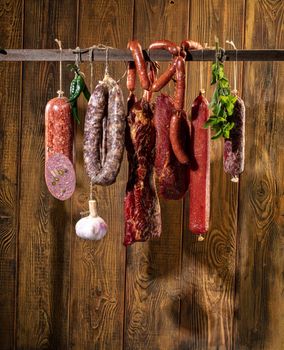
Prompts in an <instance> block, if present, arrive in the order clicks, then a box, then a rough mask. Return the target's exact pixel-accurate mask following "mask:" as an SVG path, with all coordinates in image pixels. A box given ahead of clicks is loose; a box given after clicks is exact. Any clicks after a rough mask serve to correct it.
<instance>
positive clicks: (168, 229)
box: [124, 1, 189, 350]
mask: <svg viewBox="0 0 284 350" xmlns="http://www.w3.org/2000/svg"><path fill="white" fill-rule="evenodd" d="M188 6H189V2H188V1H182V2H178V1H176V2H175V3H171V2H169V1H135V13H134V19H135V20H134V23H135V27H134V33H133V35H134V37H135V38H137V39H138V40H139V41H140V42H141V44H142V46H143V47H148V46H149V44H150V43H151V42H153V41H155V40H159V39H163V38H165V39H168V40H171V41H174V42H180V41H181V39H182V38H183V37H184V33H185V32H187V26H188V12H189V7H188ZM177 18H178V25H176V21H177ZM167 66H168V64H161V71H164V70H165V69H166V67H167ZM163 91H164V92H167V93H171V94H173V85H172V84H170V87H167V88H166V89H164V90H163ZM136 94H137V96H141V89H136ZM156 95H158V94H155V96H156ZM160 202H161V211H162V236H161V238H160V239H159V240H157V241H149V242H146V243H135V244H134V245H133V246H131V247H129V248H128V249H127V251H128V254H127V278H126V309H125V310H126V315H125V316H126V317H125V341H124V348H125V349H131V350H132V349H133V350H134V349H174V348H175V347H176V344H177V341H178V335H179V314H180V254H181V238H182V236H181V231H182V210H183V207H182V201H181V200H180V201H166V200H163V199H162V198H160Z"/></svg>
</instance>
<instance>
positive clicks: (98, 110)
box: [84, 76, 125, 186]
mask: <svg viewBox="0 0 284 350" xmlns="http://www.w3.org/2000/svg"><path fill="white" fill-rule="evenodd" d="M124 135H125V109H124V100H123V94H122V91H121V89H120V87H119V85H118V84H117V83H116V81H115V80H114V79H112V78H111V77H110V76H106V77H105V79H104V80H103V81H102V82H100V83H99V84H98V85H97V86H96V88H95V90H94V92H93V93H92V95H91V98H90V101H89V103H88V108H87V113H86V118H85V126H84V162H85V167H86V171H87V174H88V176H89V178H90V179H91V181H92V183H93V184H96V185H102V186H107V185H111V184H113V183H114V182H115V180H116V177H117V174H118V172H119V169H120V165H121V162H122V157H123V150H124Z"/></svg>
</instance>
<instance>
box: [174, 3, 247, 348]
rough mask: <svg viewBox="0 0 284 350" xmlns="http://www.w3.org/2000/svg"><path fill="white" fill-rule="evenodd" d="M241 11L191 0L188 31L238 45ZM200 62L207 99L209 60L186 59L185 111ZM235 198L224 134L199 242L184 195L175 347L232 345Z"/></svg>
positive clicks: (239, 6) (214, 149) (214, 153)
mask: <svg viewBox="0 0 284 350" xmlns="http://www.w3.org/2000/svg"><path fill="white" fill-rule="evenodd" d="M244 11H245V8H244V1H229V0H227V1H220V0H213V1H212V0H206V1H202V2H200V1H191V11H190V31H189V37H190V38H191V39H192V40H196V41H199V42H201V43H204V42H207V43H208V44H209V45H210V46H214V45H215V41H214V37H215V35H217V36H218V38H219V41H220V45H221V46H224V45H225V41H226V40H227V39H228V40H233V41H234V43H235V45H236V46H237V47H238V48H241V47H242V43H243V36H244V33H243V32H244V30H243V26H244V23H243V19H244ZM200 68H202V69H203V76H204V79H203V80H204V87H205V88H206V91H207V93H206V96H207V99H208V100H210V97H211V96H212V92H213V89H212V88H211V87H210V79H211V63H208V64H207V63H203V65H202V67H201V66H200V64H199V63H189V69H188V73H189V75H188V76H189V78H188V90H187V92H188V94H187V96H188V97H187V106H188V111H190V109H191V104H192V102H193V100H194V98H195V97H196V96H197V94H198V92H199V88H200ZM240 68H241V66H240V65H239V73H238V77H239V78H240V76H241V69H240ZM225 71H226V74H227V75H228V77H229V80H230V81H231V82H233V79H232V77H233V75H232V64H231V63H226V64H225ZM239 82H240V79H239ZM238 87H239V90H240V87H241V86H240V84H238ZM237 200H238V185H237V184H235V183H232V182H231V181H230V177H229V176H228V175H226V174H225V173H224V171H223V140H217V141H211V215H210V229H209V232H208V234H207V235H206V237H205V240H204V241H203V242H198V241H197V237H196V236H195V235H193V234H192V233H191V232H190V231H189V229H188V221H189V209H190V208H189V204H188V197H187V198H186V200H185V210H184V239H183V259H182V299H181V324H180V343H179V349H189V348H190V349H202V350H204V349H231V348H232V328H233V314H234V290H235V254H236V244H235V239H236V225H237Z"/></svg>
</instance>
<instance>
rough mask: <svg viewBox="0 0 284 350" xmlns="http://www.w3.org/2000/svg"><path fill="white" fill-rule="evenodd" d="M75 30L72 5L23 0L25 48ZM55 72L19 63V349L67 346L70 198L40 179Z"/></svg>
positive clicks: (67, 38)
mask: <svg viewBox="0 0 284 350" xmlns="http://www.w3.org/2000/svg"><path fill="white" fill-rule="evenodd" d="M66 9H68V11H66ZM47 14H48V16H47ZM34 19H36V20H34ZM73 20H74V21H75V23H74V22H73ZM67 26H68V31H66V27H67ZM75 29H76V4H75V3H74V5H70V1H66V0H63V1H60V2H57V1H27V2H26V3H25V25H24V33H23V35H24V38H25V39H24V47H25V48H45V47H47V48H48V47H56V44H55V42H54V39H55V38H56V37H59V38H60V39H61V40H62V43H63V46H65V45H66V46H67V47H68V46H73V45H74V44H75ZM63 70H64V75H63V81H64V85H63V88H64V90H65V91H68V85H69V84H68V81H70V74H69V73H68V72H67V71H66V69H65V67H64V68H63ZM58 72H59V65H58V64H56V65H55V64H48V63H31V64H25V65H24V74H23V102H22V106H23V107H22V110H23V114H22V115H23V127H22V135H21V136H22V137H21V197H20V209H21V211H20V230H19V261H18V266H19V286H18V301H17V302H18V308H17V312H18V322H17V348H19V349H29V350H30V349H66V348H67V347H68V344H67V343H68V292H69V290H68V289H69V249H70V247H69V245H70V244H69V242H70V236H69V235H70V218H71V213H70V201H67V202H60V201H58V200H56V199H53V198H52V197H51V195H50V194H49V193H48V190H47V187H46V185H45V180H44V110H45V105H46V103H47V101H48V100H49V99H51V98H53V97H55V96H56V91H57V90H58V88H59V77H58Z"/></svg>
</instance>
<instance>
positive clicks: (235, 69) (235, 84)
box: [226, 40, 238, 94]
mask: <svg viewBox="0 0 284 350" xmlns="http://www.w3.org/2000/svg"><path fill="white" fill-rule="evenodd" d="M226 43H227V44H229V45H232V46H233V48H234V49H235V50H236V60H235V62H234V90H233V91H232V92H233V93H235V94H236V93H237V92H238V91H237V67H238V66H237V60H238V50H237V48H236V45H235V44H234V42H233V40H231V41H229V40H226Z"/></svg>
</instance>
